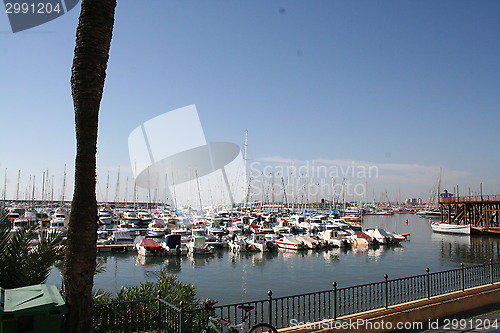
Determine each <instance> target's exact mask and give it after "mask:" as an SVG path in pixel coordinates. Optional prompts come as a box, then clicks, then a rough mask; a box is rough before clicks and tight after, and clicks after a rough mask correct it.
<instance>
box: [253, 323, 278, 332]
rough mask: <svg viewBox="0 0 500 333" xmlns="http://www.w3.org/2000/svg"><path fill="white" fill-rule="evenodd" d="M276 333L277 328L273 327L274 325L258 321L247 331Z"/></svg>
mask: <svg viewBox="0 0 500 333" xmlns="http://www.w3.org/2000/svg"><path fill="white" fill-rule="evenodd" d="M264 332H267V333H271V332H272V333H278V330H277V329H276V328H274V326H272V325H269V324H266V323H260V324H257V325H255V326H253V327H252V328H251V329H250V331H249V332H248V333H264Z"/></svg>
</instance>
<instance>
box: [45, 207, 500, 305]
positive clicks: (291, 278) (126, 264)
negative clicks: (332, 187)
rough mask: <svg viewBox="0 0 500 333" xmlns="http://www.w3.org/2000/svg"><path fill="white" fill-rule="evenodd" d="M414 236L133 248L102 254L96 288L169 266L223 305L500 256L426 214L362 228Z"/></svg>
mask: <svg viewBox="0 0 500 333" xmlns="http://www.w3.org/2000/svg"><path fill="white" fill-rule="evenodd" d="M375 226H379V227H381V228H383V229H385V230H387V231H393V232H397V233H402V234H410V236H409V240H408V241H404V242H401V244H400V245H380V246H376V247H368V248H359V247H358V248H352V249H338V248H337V249H330V250H319V251H314V250H305V251H293V250H283V249H279V251H278V252H276V253H269V252H266V253H262V252H253V253H232V252H230V251H229V250H228V249H219V250H218V251H217V252H216V253H215V255H209V256H194V257H192V256H187V257H186V256H184V257H180V258H179V257H171V258H169V257H138V256H137V253H136V251H135V250H129V252H128V253H103V254H98V260H99V261H100V262H102V264H103V265H104V268H105V271H104V272H103V273H100V274H98V275H96V276H95V281H94V288H95V289H104V290H107V291H111V292H116V291H118V290H119V289H120V288H121V286H128V285H138V284H140V283H141V282H146V281H154V280H155V279H156V276H155V272H157V271H159V270H160V269H162V268H165V269H167V270H168V272H170V273H171V274H175V275H176V276H177V278H178V280H180V281H182V282H184V283H191V284H193V285H194V286H195V287H196V289H197V295H198V297H199V298H210V299H216V300H218V301H219V304H229V303H235V302H242V301H248V300H257V299H264V298H266V297H267V292H268V290H272V292H273V296H275V297H279V296H286V295H293V294H300V293H306V292H313V291H320V290H327V289H330V288H332V282H334V281H336V282H337V286H338V287H339V288H341V287H347V286H352V285H357V284H364V283H369V282H377V281H382V280H383V279H384V274H388V276H389V278H390V279H394V278H398V277H404V276H411V275H418V274H424V273H425V269H426V268H427V267H428V268H429V269H430V271H431V272H435V271H440V270H447V269H453V268H458V267H460V264H461V263H464V265H465V266H468V265H477V264H484V263H488V262H489V260H490V258H491V259H493V260H494V261H498V260H499V253H500V246H499V242H498V241H499V240H500V238H494V237H487V236H465V235H464V236H461V235H446V234H438V233H433V232H432V230H431V228H430V224H429V219H427V218H422V217H419V216H417V215H410V214H408V215H407V214H395V215H389V216H376V215H369V216H365V217H364V218H363V227H364V228H365V229H366V228H370V227H375ZM60 269H61V268H60V267H57V266H56V267H54V268H53V270H52V272H51V275H50V277H49V280H48V281H47V283H49V284H56V285H60V284H61V271H60Z"/></svg>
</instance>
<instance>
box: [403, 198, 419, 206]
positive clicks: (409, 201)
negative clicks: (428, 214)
mask: <svg viewBox="0 0 500 333" xmlns="http://www.w3.org/2000/svg"><path fill="white" fill-rule="evenodd" d="M405 203H406V204H407V205H408V206H417V205H421V204H422V199H420V198H408V199H406V201H405Z"/></svg>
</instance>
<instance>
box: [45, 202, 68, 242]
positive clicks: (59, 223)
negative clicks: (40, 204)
mask: <svg viewBox="0 0 500 333" xmlns="http://www.w3.org/2000/svg"><path fill="white" fill-rule="evenodd" d="M68 220H69V219H68V217H67V215H66V212H65V211H64V210H63V209H59V208H58V209H57V210H56V211H55V212H54V214H53V215H52V218H51V219H50V225H49V229H48V233H59V234H63V235H65V234H66V232H67V231H68V229H67V227H68Z"/></svg>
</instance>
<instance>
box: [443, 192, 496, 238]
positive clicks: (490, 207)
mask: <svg viewBox="0 0 500 333" xmlns="http://www.w3.org/2000/svg"><path fill="white" fill-rule="evenodd" d="M438 202H439V210H440V211H441V221H442V222H444V223H451V224H461V225H465V224H470V226H471V232H472V233H478V234H482V233H485V234H498V235H500V224H499V215H500V195H478V196H464V197H460V196H450V195H441V196H440V197H439V199H438Z"/></svg>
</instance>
